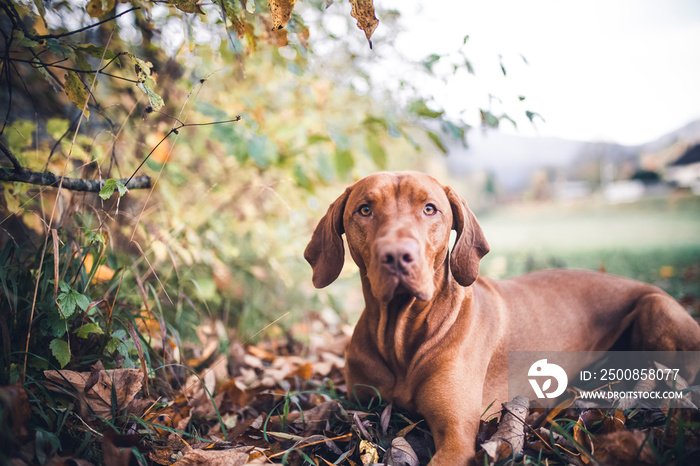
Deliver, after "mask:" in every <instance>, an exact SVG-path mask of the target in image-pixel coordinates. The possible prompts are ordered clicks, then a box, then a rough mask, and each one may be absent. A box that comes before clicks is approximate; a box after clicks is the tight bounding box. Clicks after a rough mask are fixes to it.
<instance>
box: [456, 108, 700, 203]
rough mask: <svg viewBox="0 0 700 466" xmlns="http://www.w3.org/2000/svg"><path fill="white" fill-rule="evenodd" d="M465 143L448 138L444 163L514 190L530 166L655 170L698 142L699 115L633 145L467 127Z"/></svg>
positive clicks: (525, 181) (569, 171)
mask: <svg viewBox="0 0 700 466" xmlns="http://www.w3.org/2000/svg"><path fill="white" fill-rule="evenodd" d="M467 141H468V147H467V148H466V149H465V148H464V147H462V145H461V144H460V143H457V142H455V143H451V144H448V159H447V163H448V166H449V169H450V172H451V173H453V174H454V175H455V176H460V175H470V174H474V173H479V172H488V173H491V175H492V176H493V177H494V178H495V181H496V182H497V184H498V186H499V188H500V189H502V190H503V191H505V192H510V193H515V192H519V191H522V190H523V189H525V188H526V187H527V186H528V185H529V183H530V181H531V179H532V176H533V174H534V173H535V172H536V171H539V170H542V169H545V170H550V171H554V172H557V173H558V174H559V175H560V176H566V177H567V178H568V179H571V180H574V179H577V178H579V177H580V176H579V175H583V174H584V172H590V171H591V170H593V167H594V165H600V164H601V163H606V164H609V165H612V166H613V167H621V166H622V165H625V164H626V165H627V167H628V168H629V167H635V168H645V169H651V170H660V169H662V168H663V167H665V166H666V165H668V164H669V163H671V162H673V161H674V160H675V159H677V158H678V157H680V156H681V155H682V154H683V153H684V152H685V150H687V148H688V147H689V146H691V145H693V144H698V143H700V120H698V121H694V122H692V123H689V124H687V125H686V126H684V127H682V128H680V129H678V130H676V131H673V132H672V133H669V134H666V135H664V136H662V137H660V138H658V139H656V140H653V141H649V142H647V143H644V144H641V145H638V146H624V145H620V144H614V143H606V142H581V141H572V140H566V139H557V138H532V137H526V136H517V135H509V134H503V133H500V132H498V131H492V130H490V131H487V132H482V131H481V130H479V129H475V130H472V131H470V132H469V133H468V137H467Z"/></svg>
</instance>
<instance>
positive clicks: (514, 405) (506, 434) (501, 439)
mask: <svg viewBox="0 0 700 466" xmlns="http://www.w3.org/2000/svg"><path fill="white" fill-rule="evenodd" d="M529 406H530V400H528V399H527V398H526V397H524V396H516V397H515V398H513V400H512V401H509V402H508V403H506V404H505V405H504V406H503V407H504V414H503V417H502V418H501V423H500V425H499V426H498V430H497V431H496V433H495V434H493V436H492V437H491V439H490V440H489V441H488V442H486V443H484V444H483V445H481V448H482V449H483V450H482V451H480V452H479V456H477V463H478V464H483V463H484V454H486V455H488V456H489V457H490V458H491V459H492V460H494V461H500V460H502V459H505V458H509V457H511V456H512V455H518V454H520V453H522V451H523V443H524V441H525V424H524V420H525V417H526V416H527V412H528V409H529Z"/></svg>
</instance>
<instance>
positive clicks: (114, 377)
mask: <svg viewBox="0 0 700 466" xmlns="http://www.w3.org/2000/svg"><path fill="white" fill-rule="evenodd" d="M44 376H45V377H46V378H47V379H49V380H50V381H51V382H54V383H55V384H57V385H60V386H62V387H66V388H69V389H72V390H75V391H76V392H77V393H76V396H77V397H78V400H79V401H80V409H81V414H82V415H84V416H88V415H90V414H94V415H95V416H97V417H102V418H105V419H111V418H112V408H114V410H115V411H121V410H123V409H124V408H126V407H127V406H129V404H130V403H131V402H132V400H133V399H134V396H136V394H137V393H138V392H139V390H141V383H142V381H143V373H142V372H141V371H140V370H138V369H110V370H104V369H102V370H97V371H91V372H75V371H44ZM93 382H94V383H93ZM112 387H114V392H115V395H116V401H117V406H114V407H112ZM49 388H51V387H49ZM51 389H52V390H54V391H60V392H63V390H60V389H57V388H56V387H53V388H51Z"/></svg>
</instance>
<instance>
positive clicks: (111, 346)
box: [105, 337, 121, 353]
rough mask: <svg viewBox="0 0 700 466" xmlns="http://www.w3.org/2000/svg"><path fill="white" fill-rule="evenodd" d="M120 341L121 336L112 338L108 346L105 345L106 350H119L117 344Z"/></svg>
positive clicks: (108, 351)
mask: <svg viewBox="0 0 700 466" xmlns="http://www.w3.org/2000/svg"><path fill="white" fill-rule="evenodd" d="M119 343H121V340H120V339H119V338H116V337H112V338H110V339H109V341H108V342H107V346H105V352H107V353H114V352H115V351H116V350H117V345H119Z"/></svg>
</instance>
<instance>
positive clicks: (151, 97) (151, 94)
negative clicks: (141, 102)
mask: <svg viewBox="0 0 700 466" xmlns="http://www.w3.org/2000/svg"><path fill="white" fill-rule="evenodd" d="M136 87H138V88H139V89H141V90H142V91H143V92H144V94H146V95H147V96H148V102H149V103H150V104H151V107H152V108H153V110H160V108H161V107H162V106H163V105H165V102H163V98H162V97H161V96H159V95H158V94H156V92H155V91H154V90H153V89H151V88H150V87H149V86H147V85H146V84H145V81H143V82H140V83H138V84H136Z"/></svg>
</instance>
